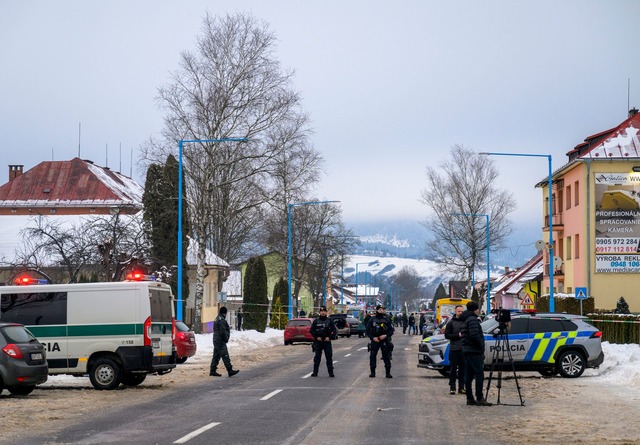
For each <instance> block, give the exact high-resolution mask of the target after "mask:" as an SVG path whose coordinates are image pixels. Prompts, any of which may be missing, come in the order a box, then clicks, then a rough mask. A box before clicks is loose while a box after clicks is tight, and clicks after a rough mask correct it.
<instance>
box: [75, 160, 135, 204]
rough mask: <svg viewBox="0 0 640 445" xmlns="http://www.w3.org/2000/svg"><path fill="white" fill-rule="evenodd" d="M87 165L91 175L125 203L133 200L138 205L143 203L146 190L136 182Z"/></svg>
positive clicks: (101, 168)
mask: <svg viewBox="0 0 640 445" xmlns="http://www.w3.org/2000/svg"><path fill="white" fill-rule="evenodd" d="M85 162H86V161H85ZM86 164H87V168H88V169H89V170H90V171H91V173H93V174H94V175H95V176H96V178H98V179H99V180H100V181H102V183H103V184H104V185H106V186H107V187H109V189H111V190H112V191H113V193H115V194H116V195H118V196H119V197H120V198H121V199H122V200H123V201H130V200H132V201H135V202H136V203H142V195H143V194H144V189H143V188H142V187H141V186H140V184H138V183H137V182H136V181H134V180H133V179H131V178H129V177H127V176H124V175H122V174H120V173H117V172H114V171H110V170H109V171H108V172H107V170H105V169H104V168H103V167H99V166H97V165H95V164H93V163H91V162H86ZM111 175H113V176H111Z"/></svg>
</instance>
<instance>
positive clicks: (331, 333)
mask: <svg viewBox="0 0 640 445" xmlns="http://www.w3.org/2000/svg"><path fill="white" fill-rule="evenodd" d="M309 332H310V333H311V335H312V336H313V338H314V339H316V338H318V337H321V338H323V339H324V338H327V337H329V339H332V338H336V336H337V335H338V329H337V328H336V324H335V323H334V322H333V320H332V319H331V318H329V317H318V318H316V319H315V320H313V323H311V329H309Z"/></svg>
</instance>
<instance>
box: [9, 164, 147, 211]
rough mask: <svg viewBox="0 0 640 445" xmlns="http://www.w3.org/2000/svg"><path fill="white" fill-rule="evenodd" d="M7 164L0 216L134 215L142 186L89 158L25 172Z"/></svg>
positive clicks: (138, 208)
mask: <svg viewBox="0 0 640 445" xmlns="http://www.w3.org/2000/svg"><path fill="white" fill-rule="evenodd" d="M23 169H24V166H23V165H10V166H9V182H7V183H6V184H4V185H2V186H0V215H54V214H56V215H92V214H98V215H100V214H109V213H113V212H114V211H116V210H117V211H118V213H121V214H130V215H131V214H135V213H138V212H139V211H140V210H142V195H143V193H144V189H143V188H142V187H141V186H140V185H139V184H138V183H137V182H135V181H134V180H133V179H131V178H129V177H127V176H124V175H122V174H120V173H117V172H114V171H112V170H110V169H109V168H108V167H100V166H98V165H96V164H94V163H93V162H91V161H88V160H84V159H80V158H73V159H72V160H70V161H44V162H41V163H40V164H38V165H36V166H35V167H33V168H32V169H30V170H28V171H26V172H25V171H23Z"/></svg>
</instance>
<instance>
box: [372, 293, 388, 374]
mask: <svg viewBox="0 0 640 445" xmlns="http://www.w3.org/2000/svg"><path fill="white" fill-rule="evenodd" d="M366 329H367V336H368V337H369V338H370V339H371V352H370V354H369V367H370V368H371V374H369V377H375V376H376V358H377V356H378V350H382V359H383V360H384V367H385V370H386V371H387V373H386V377H387V378H388V379H390V378H391V377H393V376H392V375H391V350H392V348H393V343H391V336H392V335H393V325H392V324H391V321H390V320H389V318H388V317H387V315H386V313H385V309H384V306H382V305H380V304H379V305H378V306H376V315H375V316H373V317H371V318H370V319H369V322H368V323H367V328H366Z"/></svg>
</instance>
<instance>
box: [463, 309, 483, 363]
mask: <svg viewBox="0 0 640 445" xmlns="http://www.w3.org/2000/svg"><path fill="white" fill-rule="evenodd" d="M460 320H461V321H462V353H463V354H481V355H484V333H483V332H482V327H481V326H480V320H478V316H477V315H476V314H474V313H473V312H471V311H464V312H463V313H462V315H461V316H460Z"/></svg>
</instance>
